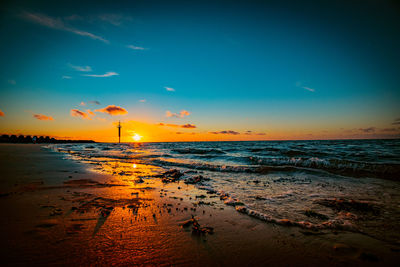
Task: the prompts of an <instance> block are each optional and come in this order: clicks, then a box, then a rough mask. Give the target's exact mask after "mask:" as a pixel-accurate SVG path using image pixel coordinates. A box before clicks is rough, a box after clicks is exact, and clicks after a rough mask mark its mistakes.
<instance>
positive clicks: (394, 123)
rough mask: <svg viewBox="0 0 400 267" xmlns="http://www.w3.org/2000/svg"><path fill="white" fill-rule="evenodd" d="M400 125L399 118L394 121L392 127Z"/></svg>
mask: <svg viewBox="0 0 400 267" xmlns="http://www.w3.org/2000/svg"><path fill="white" fill-rule="evenodd" d="M399 124H400V118H397V119H395V120H394V122H393V123H392V125H399Z"/></svg>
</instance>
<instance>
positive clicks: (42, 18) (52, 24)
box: [22, 12, 110, 44]
mask: <svg viewBox="0 0 400 267" xmlns="http://www.w3.org/2000/svg"><path fill="white" fill-rule="evenodd" d="M22 17H23V18H25V19H26V20H29V21H32V22H35V23H37V24H40V25H42V26H45V27H48V28H51V29H55V30H61V31H66V32H70V33H74V34H76V35H80V36H84V37H88V38H91V39H93V40H98V41H102V42H104V43H106V44H108V43H110V42H109V41H108V40H107V39H104V38H103V37H101V36H98V35H95V34H93V33H90V32H87V31H82V30H79V29H76V28H73V27H70V26H67V25H66V24H65V23H64V21H63V20H62V19H61V18H52V17H50V16H47V15H44V14H39V13H30V12H24V13H23V14H22Z"/></svg>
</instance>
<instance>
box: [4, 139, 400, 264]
mask: <svg viewBox="0 0 400 267" xmlns="http://www.w3.org/2000/svg"><path fill="white" fill-rule="evenodd" d="M42 146H43V145H42V144H37V145H25V144H1V145H0V159H1V162H2V163H0V164H1V165H0V166H1V173H2V177H4V178H2V181H1V187H0V188H1V190H0V193H1V197H0V205H1V206H0V207H1V209H2V210H3V211H5V213H6V215H5V216H1V217H0V218H1V219H0V226H1V229H3V230H2V231H1V240H2V245H1V247H2V249H1V251H2V253H1V254H2V257H3V258H4V259H5V260H6V262H8V263H10V264H11V265H25V264H28V263H30V260H32V263H33V265H40V264H65V265H67V264H70V265H81V264H99V265H109V264H118V265H123V264H125V265H126V264H157V265H171V264H172V265H205V264H207V265H228V264H229V265H250V264H254V265H255V264H257V265H266V264H273V265H317V264H318V265H320V264H324V265H347V264H366V265H368V264H371V265H375V264H379V265H393V266H394V265H395V264H396V262H397V261H398V259H399V254H398V253H399V251H398V250H397V251H396V249H398V248H396V247H393V246H389V245H388V244H386V243H384V242H381V241H378V240H376V239H373V238H370V237H367V236H365V235H361V234H357V233H351V232H343V231H338V230H336V231H327V232H326V233H325V232H324V233H322V234H317V235H315V234H313V233H312V232H309V231H304V229H301V228H298V227H290V226H281V225H276V224H271V223H265V222H262V221H260V220H258V219H255V218H252V217H249V216H247V215H244V214H240V213H239V212H237V211H236V210H235V208H234V207H231V206H227V205H225V204H224V202H223V201H221V200H220V199H219V196H217V195H216V194H206V193H205V191H204V190H200V189H198V188H196V187H195V186H193V185H187V184H184V183H183V182H177V183H168V184H164V183H162V182H161V180H160V179H158V178H151V179H145V181H144V182H143V183H132V179H130V180H129V179H128V178H126V179H125V180H124V179H122V178H121V177H120V176H112V175H107V174H101V173H98V172H96V171H93V170H91V167H90V166H88V165H84V164H82V163H78V162H75V161H73V160H69V159H64V155H63V154H62V153H58V152H52V151H48V150H44V149H42ZM146 168H147V167H146ZM148 168H149V169H150V168H153V166H150V167H148ZM154 168H156V167H154ZM196 197H197V198H196ZM200 201H203V202H210V203H212V205H207V204H201V202H200ZM193 203H197V204H196V206H195V205H194V204H193ZM199 203H200V204H199ZM192 215H194V216H195V218H196V220H197V222H198V223H199V224H200V225H201V226H202V227H212V228H213V234H211V233H205V234H196V233H193V231H192V229H191V227H186V228H184V227H182V224H184V223H185V222H187V221H188V220H190V218H191V217H192ZM11 222H12V223H11ZM82 250H84V251H85V253H82ZM44 252H46V253H44ZM30 265H32V264H30Z"/></svg>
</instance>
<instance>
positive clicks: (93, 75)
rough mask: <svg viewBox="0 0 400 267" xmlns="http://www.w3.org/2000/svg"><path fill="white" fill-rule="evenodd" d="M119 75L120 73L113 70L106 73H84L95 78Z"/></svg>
mask: <svg viewBox="0 0 400 267" xmlns="http://www.w3.org/2000/svg"><path fill="white" fill-rule="evenodd" d="M117 75H119V74H118V73H116V72H113V71H109V72H106V73H104V74H83V75H82V76H86V77H95V78H104V77H111V76H117Z"/></svg>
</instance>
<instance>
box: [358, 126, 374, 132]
mask: <svg viewBox="0 0 400 267" xmlns="http://www.w3.org/2000/svg"><path fill="white" fill-rule="evenodd" d="M358 130H360V131H361V132H364V133H373V132H375V130H376V127H368V128H359V129H358Z"/></svg>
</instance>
